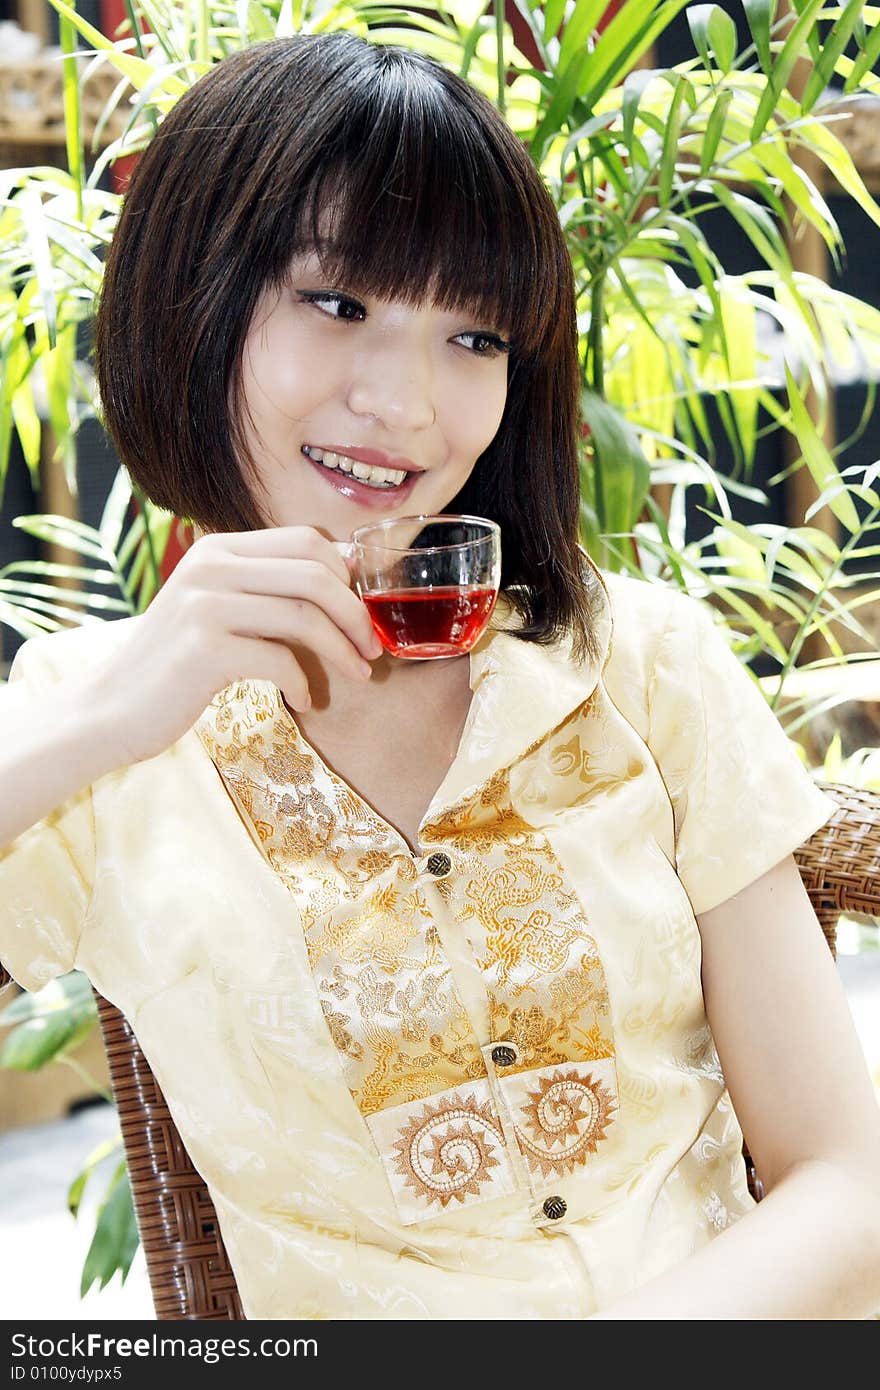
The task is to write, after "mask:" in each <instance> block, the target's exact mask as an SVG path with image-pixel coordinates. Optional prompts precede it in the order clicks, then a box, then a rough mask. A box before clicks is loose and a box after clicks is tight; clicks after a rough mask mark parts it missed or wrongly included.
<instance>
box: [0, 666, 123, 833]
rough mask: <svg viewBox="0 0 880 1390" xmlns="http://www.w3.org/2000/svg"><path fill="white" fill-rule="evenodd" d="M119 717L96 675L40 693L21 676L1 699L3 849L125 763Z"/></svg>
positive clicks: (0, 819)
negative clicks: (116, 737)
mask: <svg viewBox="0 0 880 1390" xmlns="http://www.w3.org/2000/svg"><path fill="white" fill-rule="evenodd" d="M114 725H115V720H114V718H113V717H111V715H110V711H109V710H107V711H106V712H105V710H104V704H103V700H102V699H101V698H100V694H99V691H98V689H97V687H96V686H95V684H94V682H93V681H91V680H90V681H89V682H88V683H85V682H84V681H82V680H79V679H70V680H66V681H62V682H60V683H59V684H57V685H54V686H52V687H51V689H49V690H45V691H43V692H41V693H40V694H38V695H34V694H33V692H32V691H31V690H29V689H28V688H27V687H26V686H25V685H24V683H22V684H20V685H17V684H15V683H14V682H13V683H12V684H10V685H9V686H8V687H4V688H3V691H2V700H0V789H2V795H0V852H2V850H3V849H5V848H6V847H7V846H8V845H9V844H11V843H12V841H13V840H15V839H17V837H18V836H19V835H21V834H22V833H23V832H24V831H25V830H28V829H29V828H30V827H31V826H32V825H35V824H36V823H37V821H40V820H42V819H43V818H44V817H45V816H47V815H49V813H50V812H51V811H54V810H55V809H56V808H57V807H58V806H61V805H62V804H63V803H64V802H65V801H67V800H68V798H70V797H72V796H75V795H76V793H77V792H80V791H82V789H83V787H87V786H89V785H90V784H91V783H92V782H95V781H97V779H98V778H99V777H103V776H104V775H105V774H106V773H108V772H112V771H113V770H114V768H117V767H119V766H121V765H122V763H123V762H124V758H123V757H122V755H121V752H120V751H118V750H117V749H116V748H115V747H114V741H113V738H112V730H113V727H114Z"/></svg>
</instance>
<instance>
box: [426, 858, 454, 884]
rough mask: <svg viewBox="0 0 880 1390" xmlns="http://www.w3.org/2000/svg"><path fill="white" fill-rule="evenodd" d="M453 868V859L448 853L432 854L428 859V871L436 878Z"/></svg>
mask: <svg viewBox="0 0 880 1390" xmlns="http://www.w3.org/2000/svg"><path fill="white" fill-rule="evenodd" d="M451 868H452V860H451V859H450V858H449V855H448V854H441V853H438V854H432V855H431V857H430V859H429V860H428V873H429V874H433V875H434V877H435V878H442V877H443V875H444V874H448V873H449V870H450V869H451Z"/></svg>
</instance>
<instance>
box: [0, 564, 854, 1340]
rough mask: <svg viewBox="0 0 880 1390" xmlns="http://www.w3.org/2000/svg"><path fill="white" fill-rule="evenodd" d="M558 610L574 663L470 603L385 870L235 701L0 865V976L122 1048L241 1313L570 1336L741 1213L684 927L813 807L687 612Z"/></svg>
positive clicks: (735, 1140) (784, 843)
mask: <svg viewBox="0 0 880 1390" xmlns="http://www.w3.org/2000/svg"><path fill="white" fill-rule="evenodd" d="M588 578H590V579H591V582H592V583H593V585H594V586H595V596H596V600H597V605H596V606H597V627H596V635H597V637H598V639H599V642H598V646H599V655H598V659H596V660H587V661H586V662H584V663H582V664H577V663H575V662H574V661H573V659H572V658H571V656H570V652H569V643H568V642H567V641H565V642H562V643H558V644H557V645H556V646H553V647H539V646H537V645H535V644H533V643H526V642H523V641H521V640H519V639H518V638H516V637H514V636H513V635H512V631H513V630H515V628H516V627H517V625H518V622H519V619H518V617H517V615H516V613H515V610H514V609H513V608H512V605H511V604H510V603H509V602H508V601H507V600H506V599H505V598H504V596H503V595H502V596H501V598H500V599H499V603H498V605H497V607H496V609H495V613H494V615H493V620H492V625H491V627H490V629H489V630H488V631H487V633H486V634H484V636H483V638H482V639H481V640H480V642H479V643H478V644H477V646H476V647H475V648H474V649H473V651H472V652H471V654H470V658H469V660H470V686H471V690H472V692H473V695H472V701H471V707H470V710H469V713H468V718H467V722H466V725H465V728H464V730H463V732H462V736H461V741H460V744H459V748H458V751H457V754H456V757H455V759H454V761H453V763H452V765H451V767H450V768H449V771H448V773H447V775H446V777H445V778H444V780H443V782H442V784H441V786H440V787H439V788H438V789H437V791H436V793H435V795H434V797H433V799H432V801H431V804H430V806H429V807H428V809H427V811H426V813H425V816H424V817H423V819H422V821H421V824H420V826H419V841H418V845H417V848H418V850H419V853H418V854H417V855H414V854H413V853H412V852H411V850H410V848H409V846H408V845H407V843H406V841H405V840H404V839H403V838H402V836H401V835H400V834H399V833H398V832H397V830H395V829H394V827H392V826H391V825H389V824H388V823H387V822H386V821H385V820H383V818H382V817H381V816H380V815H378V814H377V813H376V811H375V810H374V809H373V808H372V807H371V806H370V805H369V804H368V803H367V802H366V801H364V799H363V798H362V797H361V796H359V795H358V793H357V792H355V791H354V789H353V788H351V787H350V786H348V785H347V784H346V782H345V781H344V780H343V779H342V778H341V777H340V776H338V775H337V774H336V773H335V771H334V770H333V769H332V768H331V767H329V766H327V765H326V764H325V763H324V762H323V760H322V759H321V757H320V756H319V755H318V754H317V752H316V751H315V750H314V749H313V748H311V747H310V745H309V744H308V742H307V741H306V739H305V738H304V737H303V735H302V734H301V733H300V731H299V729H298V728H297V725H296V723H295V721H294V719H293V718H292V716H291V715H290V714H289V713H288V711H287V710H286V708H285V706H284V704H283V702H282V700H281V698H280V695H279V692H278V690H277V689H276V688H275V687H274V686H273V685H271V684H270V683H268V682H266V681H256V680H247V681H240V682H237V683H235V684H233V685H231V686H229V687H227V688H226V689H225V690H223V691H222V692H220V694H218V695H217V697H216V698H215V699H214V700H213V701H212V702H211V704H210V705H209V706H208V708H207V709H206V710H205V711H204V713H203V715H202V716H201V717H200V719H199V720H198V722H197V723H196V725H195V726H194V727H193V729H191V730H190V731H189V732H188V733H187V734H186V735H185V736H184V737H183V738H181V739H180V740H179V741H178V742H177V743H175V744H174V745H173V746H172V747H171V748H169V749H168V750H167V751H166V752H164V753H162V754H161V755H160V756H158V757H156V758H153V759H150V760H149V761H147V762H143V763H139V764H135V765H133V766H130V767H124V768H120V769H119V770H117V771H115V772H113V773H111V774H109V775H108V776H106V777H102V778H100V779H99V780H98V781H96V782H95V783H94V784H93V785H92V786H91V787H90V788H87V789H85V790H84V791H83V792H82V793H80V794H79V795H77V796H76V797H74V798H72V799H71V800H70V801H69V802H68V803H66V804H65V805H64V806H62V807H60V808H59V809H58V810H57V811H56V812H54V813H53V814H52V815H50V816H49V817H48V818H47V819H46V820H45V821H43V822H41V823H40V824H38V825H36V826H34V827H32V828H31V829H30V830H28V831H27V832H25V834H23V835H22V836H20V837H19V839H17V840H16V841H15V842H14V843H13V844H12V845H10V846H9V847H8V848H7V849H6V850H5V851H3V852H0V958H2V959H3V961H4V963H5V964H6V965H7V967H8V969H9V970H10V971H11V973H12V975H13V976H14V977H15V978H16V979H17V980H18V981H19V982H20V983H21V984H22V985H23V986H24V987H25V988H27V989H36V988H38V987H39V986H41V985H42V984H44V983H45V982H46V981H48V980H50V979H51V978H53V977H54V976H56V975H58V974H60V973H63V972H65V971H68V970H70V969H72V968H74V967H77V968H80V969H82V970H84V971H85V972H86V974H87V975H88V976H89V978H90V979H91V980H92V982H93V984H94V985H95V986H96V988H97V989H98V990H99V991H100V992H101V993H102V994H104V995H105V996H106V997H107V998H108V999H110V1000H112V1002H113V1003H115V1004H116V1005H118V1007H119V1008H120V1009H122V1011H123V1012H124V1013H125V1015H126V1016H127V1017H128V1018H129V1020H130V1021H131V1023H132V1025H133V1027H134V1029H135V1031H136V1033H137V1036H138V1038H139V1040H140V1043H141V1046H142V1047H143V1049H144V1052H145V1053H146V1056H147V1058H148V1060H149V1062H150V1064H151V1066H152V1067H153V1070H154V1071H155V1073H156V1076H157V1079H158V1081H159V1084H160V1085H161V1087H162V1090H163V1091H164V1093H165V1096H166V1098H167V1100H168V1103H169V1106H170V1108H171V1112H172V1114H173V1116H174V1119H175V1122H176V1124H177V1125H178V1128H179V1130H180V1133H181V1135H182V1138H183V1140H184V1142H185V1144H186V1147H187V1149H188V1151H189V1153H190V1155H191V1157H192V1159H193V1162H194V1163H195V1165H196V1167H197V1168H198V1169H199V1171H200V1172H201V1173H202V1174H203V1176H204V1178H205V1180H206V1182H207V1184H208V1187H209V1190H210V1192H211V1195H212V1197H213V1200H214V1203H215V1205H216V1208H217V1213H218V1217H219V1221H220V1226H221V1229H222V1233H223V1237H224V1240H225V1242H226V1246H227V1249H228V1251H229V1256H230V1259H231V1261H232V1264H233V1268H234V1270H235V1273H236V1277H237V1281H238V1285H239V1289H240V1293H241V1297H242V1304H243V1307H244V1311H245V1313H246V1315H247V1316H248V1317H250V1318H335V1319H343V1318H356V1319H373V1318H378V1319H381V1318H395V1319H397V1318H443V1319H457V1318H489V1319H513V1318H520V1319H522V1318H535V1319H545V1318H547V1319H556V1318H560V1319H565V1318H584V1317H588V1316H589V1315H590V1314H591V1313H593V1312H595V1311H596V1310H597V1309H600V1308H602V1307H603V1306H604V1305H606V1304H607V1303H609V1302H610V1301H611V1300H613V1299H614V1298H615V1297H617V1296H619V1295H623V1294H626V1293H628V1292H630V1291H632V1290H633V1289H634V1288H636V1287H637V1286H638V1285H639V1284H640V1283H642V1282H644V1281H645V1280H647V1279H649V1278H651V1277H652V1276H654V1275H655V1274H658V1273H659V1272H661V1271H662V1270H664V1269H665V1268H667V1267H669V1266H671V1265H672V1264H674V1263H676V1262H677V1261H679V1260H681V1259H683V1258H684V1257H686V1256H687V1255H688V1254H690V1253H691V1252H693V1251H695V1250H697V1249H698V1248H699V1247H701V1246H702V1245H703V1244H704V1243H705V1242H707V1241H709V1240H710V1239H712V1237H713V1236H714V1235H716V1234H717V1233H718V1232H719V1231H721V1230H723V1229H724V1228H725V1227H726V1226H728V1225H729V1224H731V1223H732V1222H734V1221H736V1220H737V1219H738V1218H739V1217H740V1216H741V1215H742V1214H743V1213H745V1212H746V1211H748V1209H749V1208H750V1207H751V1205H752V1200H751V1198H750V1197H749V1195H748V1192H747V1190H746V1181H745V1170H744V1165H743V1161H742V1157H741V1152H740V1150H741V1144H742V1134H741V1131H740V1128H739V1126H738V1124H737V1121H736V1117H735V1115H734V1113H733V1111H732V1108H731V1105H730V1101H729V1098H728V1096H727V1094H726V1091H725V1085H724V1079H723V1076H722V1074H721V1068H720V1065H719V1061H718V1056H717V1053H716V1050H715V1046H714V1043H713V1039H712V1035H711V1032H710V1030H709V1027H708V1024H707V1021H706V1015H705V1011H704V1005H703V998H702V993H701V987H700V936H699V930H698V927H697V923H696V921H695V914H698V913H701V912H704V911H706V910H707V909H709V908H711V907H713V906H715V905H716V904H718V903H720V902H723V901H725V900H726V899H727V898H729V897H731V896H732V895H733V894H735V893H737V892H738V891H739V890H740V889H742V888H744V887H746V885H748V884H749V883H751V882H752V881H753V880H755V879H756V878H758V877H760V876H761V875H762V874H763V873H765V872H766V871H767V870H768V869H770V868H771V867H772V866H773V865H774V864H776V863H777V862H778V861H779V860H781V859H783V858H784V857H785V856H786V855H787V854H789V853H790V852H791V851H792V850H794V849H795V848H796V847H797V846H798V845H800V844H801V843H802V842H803V841H804V840H806V839H807V838H808V837H809V836H810V835H811V834H812V833H813V832H814V831H815V830H817V829H818V828H819V826H821V825H823V824H824V823H825V822H826V821H827V820H828V819H829V818H830V816H831V815H832V814H833V812H834V810H835V805H834V803H833V802H832V801H831V800H830V799H829V798H828V797H827V796H825V795H824V794H823V793H822V792H821V791H820V790H819V788H818V787H817V786H816V785H815V783H814V782H813V781H812V779H811V778H810V776H809V774H808V773H807V771H806V770H805V768H804V767H803V765H802V764H801V762H800V761H799V759H798V756H797V754H796V751H795V750H794V747H793V745H792V744H791V743H790V741H789V740H788V739H787V737H786V736H785V734H784V733H783V731H782V729H781V727H780V725H779V724H778V722H777V720H776V719H775V717H774V715H773V714H772V712H771V711H770V709H769V707H768V706H767V704H766V702H765V701H764V699H763V697H762V695H761V694H760V691H759V690H758V689H757V688H756V686H755V685H754V683H753V682H752V680H751V679H750V677H749V675H748V673H747V672H746V671H745V670H744V669H743V667H742V666H741V665H740V664H739V662H738V660H737V658H736V657H735V656H734V655H733V654H732V652H731V651H730V649H729V647H728V645H727V642H726V640H725V638H724V637H723V635H722V634H721V633H720V631H719V630H718V628H717V627H716V626H715V623H714V620H713V618H712V616H711V612H710V610H709V609H707V608H705V607H704V606H703V605H701V604H699V603H697V602H696V601H695V600H693V599H691V598H689V597H687V596H684V595H682V594H680V593H678V592H674V591H672V590H671V589H670V588H668V587H667V586H665V585H658V584H652V583H649V582H645V581H641V580H637V579H634V578H629V577H624V576H619V575H614V574H610V573H605V572H601V571H598V570H596V569H595V567H593V568H591V571H590V576H588ZM138 621H140V619H138V618H131V619H127V620H124V621H122V622H119V623H104V622H95V623H89V624H87V625H86V626H83V627H80V628H75V629H71V630H65V631H63V632H59V633H54V634H51V635H49V636H46V637H39V638H35V639H31V641H29V642H27V643H26V644H25V645H24V647H23V648H22V649H21V652H20V653H19V656H18V657H17V659H16V661H15V663H14V666H13V671H12V674H11V681H13V682H15V681H19V680H21V681H23V682H25V683H26V684H28V685H29V686H30V687H31V688H32V689H34V690H41V689H44V688H46V687H47V686H48V685H50V684H51V683H52V682H54V681H56V680H59V679H63V677H64V675H65V673H67V672H72V671H75V670H82V669H84V668H85V667H86V666H87V664H88V663H90V662H98V661H100V660H102V659H103V657H104V656H105V655H106V654H107V652H108V650H109V649H110V644H112V643H115V642H119V641H121V640H122V639H123V637H125V636H127V635H128V633H129V631H130V627H131V624H132V623H136V622H138ZM4 693H5V692H3V691H0V716H2V696H3V694H4Z"/></svg>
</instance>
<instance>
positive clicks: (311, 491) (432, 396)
mask: <svg viewBox="0 0 880 1390" xmlns="http://www.w3.org/2000/svg"><path fill="white" fill-rule="evenodd" d="M507 346H508V345H507V344H506V343H505V341H504V339H503V338H502V337H501V335H500V333H499V332H498V330H497V327H496V325H494V324H492V323H483V322H478V321H476V320H475V319H474V318H473V317H472V316H471V315H469V314H468V313H464V312H461V311H458V312H454V313H450V312H448V311H446V310H440V309H437V308H435V307H434V306H433V305H431V304H421V305H419V306H418V307H417V308H411V307H409V306H408V305H405V304H403V303H401V302H400V301H387V300H373V299H369V298H368V299H366V301H365V300H364V298H363V297H358V296H354V295H353V294H349V293H348V292H347V291H346V288H345V286H344V285H343V284H333V285H331V284H329V283H327V281H326V280H325V278H324V276H323V275H322V273H321V269H320V264H319V262H318V259H317V257H316V256H313V255H308V256H302V257H299V258H297V259H296V260H295V261H294V262H293V263H292V266H291V274H290V276H289V279H288V283H287V285H286V286H285V287H284V288H283V289H282V290H280V291H278V290H270V291H267V292H266V293H264V295H263V296H262V298H261V300H260V302H259V303H258V305H257V309H256V311H255V313H254V317H253V319H252V322H251V326H250V329H249V331H248V335H247V339H246V342H245V349H244V356H243V362H242V389H243V397H244V405H245V407H246V410H245V412H244V420H243V429H244V434H245V438H246V440H247V443H248V446H249V449H250V451H251V456H252V458H253V459H254V462H255V464H256V466H257V470H258V473H259V477H260V480H261V482H262V484H263V487H264V489H265V493H264V495H263V496H258V497H257V499H256V500H257V502H258V504H259V506H260V508H261V510H262V512H263V513H264V514H265V515H267V516H268V518H269V519H270V520H271V521H272V522H273V523H274V524H275V525H278V526H292V525H311V526H314V527H316V529H319V530H320V531H321V532H322V534H324V535H326V536H327V537H328V539H331V540H347V539H348V538H349V536H350V534H351V532H352V531H353V530H354V528H355V527H356V526H364V525H367V524H368V523H369V522H370V521H379V520H382V519H383V518H385V517H390V516H411V515H414V514H418V513H423V514H425V515H428V514H432V513H435V512H439V511H441V510H442V509H443V508H444V507H445V506H446V505H448V503H449V502H450V501H451V499H452V498H453V497H455V496H456V494H457V493H458V492H459V490H460V489H461V487H462V486H463V485H464V483H465V482H466V480H467V478H468V476H469V474H470V472H471V470H472V469H473V466H474V464H475V462H476V460H477V458H478V457H479V456H480V454H481V453H482V452H483V450H484V449H485V448H486V447H487V446H488V445H489V444H490V443H491V441H492V439H493V438H494V437H495V434H496V433H497V430H498V427H499V425H500V423H501V417H502V414H503V412H504V405H505V401H506V398H507V356H508V354H507ZM248 417H249V418H248ZM310 455H311V456H312V457H310ZM315 455H317V457H315ZM328 455H329V457H328ZM352 456H354V457H352ZM349 464H350V467H349ZM371 465H376V466H382V467H387V468H389V469H392V470H395V472H394V475H393V483H394V484H395V485H393V486H390V487H382V488H376V487H375V486H370V481H371V479H372V481H373V482H376V481H379V479H377V477H376V475H375V474H372V473H371V474H370V476H369V477H367V478H361V479H360V480H359V479H358V477H357V476H356V473H354V472H352V469H354V470H356V472H357V473H361V474H363V473H364V472H365V471H367V468H368V466H371ZM400 470H406V471H407V473H408V476H407V478H406V479H405V481H404V482H403V484H402V485H400V486H397V485H396V484H397V482H398V479H399V475H400Z"/></svg>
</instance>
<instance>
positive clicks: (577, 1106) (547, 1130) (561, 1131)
mask: <svg viewBox="0 0 880 1390" xmlns="http://www.w3.org/2000/svg"><path fill="white" fill-rule="evenodd" d="M537 1086H538V1089H537V1090H532V1089H530V1090H529V1092H528V1096H529V1100H528V1104H526V1105H523V1106H520V1108H519V1113H518V1115H517V1117H516V1118H515V1120H514V1128H515V1130H516V1137H517V1140H518V1142H519V1146H520V1148H521V1149H522V1151H523V1153H524V1154H525V1157H526V1160H527V1162H528V1163H529V1165H530V1167H531V1168H532V1169H533V1170H534V1171H535V1172H539V1173H541V1174H542V1176H544V1177H546V1176H548V1175H549V1174H550V1173H557V1174H560V1175H561V1174H563V1173H566V1172H573V1171H574V1169H575V1168H576V1167H578V1166H579V1165H580V1164H583V1163H585V1162H587V1160H588V1159H589V1156H590V1154H593V1153H595V1152H596V1149H597V1148H598V1146H599V1141H600V1140H602V1139H604V1138H605V1131H606V1129H607V1127H608V1125H609V1124H610V1123H611V1121H612V1119H613V1118H614V1115H615V1112H616V1109H617V1104H616V1101H615V1099H614V1096H613V1095H612V1094H611V1092H610V1091H609V1090H607V1089H606V1087H605V1086H603V1085H602V1082H601V1080H600V1079H599V1078H598V1077H594V1076H592V1075H591V1074H590V1073H589V1072H587V1073H586V1074H585V1075H583V1076H581V1075H579V1073H578V1072H577V1071H574V1070H569V1071H560V1070H557V1071H554V1072H552V1073H551V1074H550V1075H549V1076H540V1077H538V1078H537Z"/></svg>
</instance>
